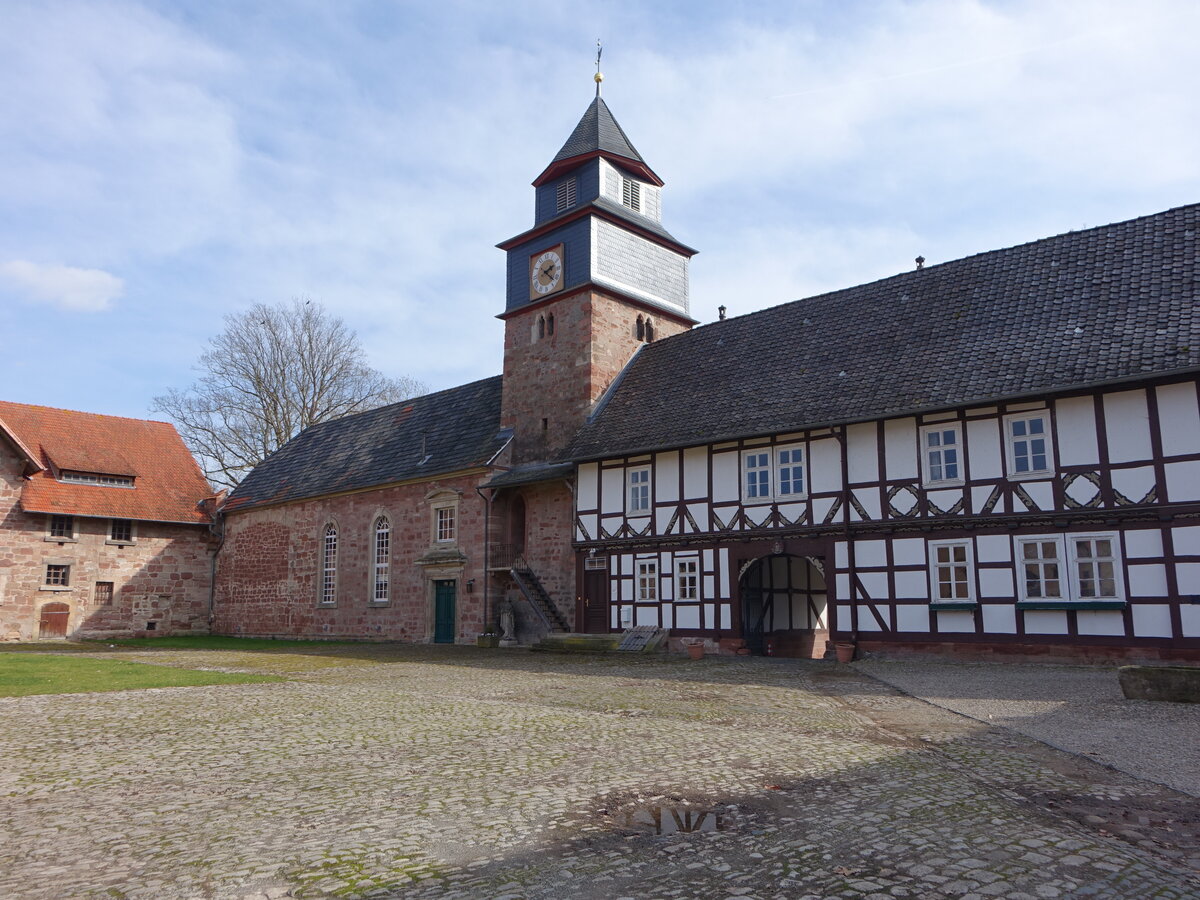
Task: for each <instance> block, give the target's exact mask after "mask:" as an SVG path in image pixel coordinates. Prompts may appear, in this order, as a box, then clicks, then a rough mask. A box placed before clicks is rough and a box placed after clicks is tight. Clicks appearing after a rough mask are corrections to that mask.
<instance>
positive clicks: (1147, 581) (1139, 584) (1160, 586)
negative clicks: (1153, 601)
mask: <svg viewBox="0 0 1200 900" xmlns="http://www.w3.org/2000/svg"><path fill="white" fill-rule="evenodd" d="M1128 571H1129V593H1130V594H1132V595H1133V596H1134V597H1165V596H1167V567H1166V566H1162V565H1148V566H1129V567H1128Z"/></svg>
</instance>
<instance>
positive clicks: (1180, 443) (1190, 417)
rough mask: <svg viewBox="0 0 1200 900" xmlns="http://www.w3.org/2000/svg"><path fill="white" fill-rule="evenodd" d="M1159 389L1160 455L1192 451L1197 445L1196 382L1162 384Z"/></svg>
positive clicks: (1198, 410)
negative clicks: (1161, 451)
mask: <svg viewBox="0 0 1200 900" xmlns="http://www.w3.org/2000/svg"><path fill="white" fill-rule="evenodd" d="M1157 392H1158V427H1159V431H1160V433H1161V434H1162V448H1163V454H1164V455H1166V456H1175V455H1178V454H1181V453H1195V452H1196V450H1197V448H1200V407H1197V405H1196V385H1195V384H1193V383H1191V382H1185V383H1184V384H1164V385H1162V386H1160V387H1159V388H1158V389H1157Z"/></svg>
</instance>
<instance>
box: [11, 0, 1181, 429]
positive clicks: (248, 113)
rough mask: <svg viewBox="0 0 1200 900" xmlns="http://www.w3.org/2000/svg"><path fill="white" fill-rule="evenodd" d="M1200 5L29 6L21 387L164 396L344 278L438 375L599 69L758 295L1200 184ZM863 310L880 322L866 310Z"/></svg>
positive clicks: (394, 357) (457, 376)
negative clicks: (240, 328)
mask: <svg viewBox="0 0 1200 900" xmlns="http://www.w3.org/2000/svg"><path fill="white" fill-rule="evenodd" d="M1196 34H1200V4H1197V3H1195V2H1194V0H1177V2H1172V0H1160V2H1155V0H1142V2H1139V3H1136V4H1134V3H1128V2H1125V0H1119V2H1117V0H1114V2H1104V0H1088V2H1082V0H1080V2H1071V0H1062V2H1057V0H1032V2H979V0H911V2H889V0H879V2H846V0H840V2H839V0H829V2H816V0H812V2H781V3H777V4H771V3H761V4H754V3H723V2H713V3H703V2H689V3H653V4H650V3H646V4H639V3H630V2H599V0H597V2H592V3H586V4H583V3H580V4H576V3H570V2H568V3H563V2H561V0H557V2H544V3H543V2H529V3H523V2H509V3H503V4H501V3H491V2H456V0H445V2H440V3H404V2H388V3H384V2H364V3H356V2H348V0H347V2H333V0H329V2H323V3H322V2H283V0H279V2H272V3H269V4H250V3H238V2H230V0H226V2H221V0H209V2H194V3H188V2H162V3H122V2H112V3H109V2H103V0H100V2H85V3H57V2H44V0H42V2H36V3H23V2H21V0H4V2H3V4H2V5H0V312H2V313H3V323H4V324H3V332H2V334H3V353H2V354H0V379H2V388H0V396H2V397H3V398H4V399H9V400H15V401H18V402H27V403H41V404H47V405H52V406H61V407H68V408H75V409H84V410H90V411H94V412H105V413H111V414H116V415H128V416H139V417H140V416H146V415H148V409H149V405H150V402H151V399H152V398H153V397H154V396H155V395H157V394H161V393H164V392H165V391H166V389H168V388H170V387H184V386H186V385H187V384H188V383H189V382H190V381H191V380H192V379H193V378H194V376H195V372H194V370H193V368H192V366H193V365H194V362H195V360H196V358H197V357H198V356H199V355H200V353H201V351H202V350H203V347H204V344H205V341H206V340H207V339H208V338H209V337H210V336H211V335H213V334H215V333H216V332H217V331H219V330H220V328H221V325H222V322H221V318H222V316H223V315H225V314H227V313H231V312H237V311H240V310H242V309H244V308H245V307H247V306H248V305H250V304H252V303H255V302H259V301H262V302H268V303H274V302H278V301H286V300H288V299H290V298H292V297H297V296H303V297H310V298H313V299H317V300H319V301H321V302H322V303H324V304H325V305H326V306H327V307H328V308H329V309H331V310H332V311H334V312H335V313H337V314H338V315H340V316H342V317H343V318H344V319H345V320H346V321H347V322H348V323H349V324H350V325H351V326H352V327H353V328H355V329H356V330H357V331H358V333H359V335H360V336H361V338H362V340H363V343H364V346H365V348H366V350H367V353H368V356H369V359H370V361H371V363H372V364H373V365H374V366H376V367H377V368H379V369H381V370H383V371H384V372H387V373H389V374H408V375H412V376H414V377H417V378H419V379H422V380H423V381H425V382H426V383H427V384H429V385H430V386H431V387H432V388H435V389H437V388H443V387H449V386H451V385H454V384H460V383H463V382H465V381H469V380H472V379H475V378H480V377H485V376H488V375H493V374H496V373H498V372H499V370H500V354H501V349H502V325H501V323H500V322H499V321H498V320H497V319H495V318H494V316H495V314H496V313H498V312H500V311H501V310H502V309H503V306H504V297H503V285H504V255H503V253H502V252H501V251H499V250H497V249H495V247H494V245H495V244H496V243H497V242H498V241H501V240H503V239H505V238H507V237H510V236H512V235H514V234H517V233H519V232H521V231H523V230H525V229H526V228H528V227H529V226H530V225H531V224H532V220H533V190H532V188H531V187H530V184H529V183H530V181H531V180H532V179H533V178H534V177H535V176H536V175H537V174H538V173H539V172H540V171H541V169H542V168H543V167H544V166H545V165H546V164H547V163H548V162H549V160H550V159H551V157H552V156H553V155H554V153H555V152H556V151H557V150H558V148H559V146H560V145H561V144H562V142H563V141H564V140H565V139H566V137H567V135H568V134H569V133H570V131H571V129H572V127H573V126H574V125H575V122H576V121H577V120H578V118H579V116H580V115H581V114H582V113H583V110H584V109H585V107H586V106H587V104H588V103H589V102H590V100H591V97H592V94H593V84H592V81H591V76H592V73H593V71H594V68H593V54H594V49H595V41H596V38H597V37H600V38H602V39H603V40H604V44H605V51H604V72H605V76H606V80H605V83H604V96H605V99H606V100H607V101H608V103H609V106H610V107H611V109H612V110H613V113H614V114H615V115H616V117H617V119H618V121H620V123H621V124H622V126H623V127H624V128H625V130H626V132H627V133H628V134H629V136H630V138H631V139H632V141H633V143H634V145H635V146H636V147H637V148H638V150H639V151H640V152H641V153H642V155H643V156H644V157H645V158H646V160H647V161H648V162H649V163H650V165H651V166H652V167H653V168H654V169H655V170H656V171H657V172H658V174H659V175H660V176H662V177H663V178H664V179H665V180H666V182H667V186H666V189H665V193H664V224H665V225H666V226H667V227H668V228H669V229H670V230H671V231H672V232H673V233H674V234H675V235H676V236H677V237H678V238H679V239H680V240H682V241H683V242H684V243H687V244H689V245H691V246H694V247H696V248H698V249H699V250H700V254H699V255H698V256H696V257H695V258H694V260H693V261H692V309H693V314H694V315H695V317H696V318H698V319H700V320H702V321H708V320H711V319H713V318H715V317H716V308H717V306H718V305H720V304H725V305H726V306H727V307H728V308H729V312H730V315H737V314H741V313H746V312H750V311H753V310H756V309H761V308H764V307H767V306H773V305H776V304H779V303H783V302H786V301H788V300H793V299H796V298H799V297H803V296H808V295H811V294H814V293H818V292H821V291H825V290H830V289H835V288H839V287H847V286H850V285H854V284H860V283H862V282H865V281H870V280H874V279H876V278H880V277H885V276H887V275H891V274H894V273H896V272H899V271H904V270H906V269H908V268H910V267H911V266H912V260H913V258H914V257H915V256H917V255H918V254H920V255H923V256H925V257H926V258H927V259H928V260H929V262H930V263H931V264H932V263H936V262H941V261H945V260H948V259H955V258H958V257H960V256H964V255H967V254H970V253H974V252H979V251H983V250H990V249H995V248H998V247H1003V246H1008V245H1011V244H1015V243H1021V242H1023V241H1026V240H1032V239H1035V238H1039V237H1045V236H1048V235H1051V234H1057V233H1060V232H1063V231H1067V230H1071V229H1075V228H1083V227H1087V226H1092V225H1101V224H1105V223H1108V222H1113V221H1119V220H1121V219H1125V218H1130V217H1133V216H1137V215H1143V214H1147V213H1152V212H1157V211H1160V210H1163V209H1167V208H1169V207H1172V206H1180V205H1184V204H1188V203H1194V202H1197V201H1200V153H1198V152H1197V148H1200V90H1197V88H1198V87H1200V63H1198V61H1197V60H1198V54H1197V53H1196V52H1195V46H1194V42H1195V35H1196ZM864 327H869V323H865V324H864Z"/></svg>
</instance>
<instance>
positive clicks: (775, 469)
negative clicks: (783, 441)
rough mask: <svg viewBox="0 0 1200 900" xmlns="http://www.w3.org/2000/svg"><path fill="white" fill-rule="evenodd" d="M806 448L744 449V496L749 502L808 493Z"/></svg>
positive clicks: (796, 446)
mask: <svg viewBox="0 0 1200 900" xmlns="http://www.w3.org/2000/svg"><path fill="white" fill-rule="evenodd" d="M806 490H807V473H806V472H805V461H804V448H803V447H801V446H799V445H792V446H787V447H760V448H756V449H754V450H745V451H743V452H742V499H743V500H744V501H745V502H746V503H767V502H769V501H772V500H777V501H782V500H795V499H800V498H803V497H805V496H807V494H806Z"/></svg>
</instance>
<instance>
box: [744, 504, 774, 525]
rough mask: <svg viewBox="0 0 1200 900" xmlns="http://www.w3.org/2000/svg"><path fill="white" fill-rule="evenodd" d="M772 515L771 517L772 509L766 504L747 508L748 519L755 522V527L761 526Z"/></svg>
mask: <svg viewBox="0 0 1200 900" xmlns="http://www.w3.org/2000/svg"><path fill="white" fill-rule="evenodd" d="M770 515H771V507H770V506H769V505H767V504H766V503H763V504H760V505H758V506H747V507H746V518H747V519H749V520H750V521H751V522H753V523H754V524H755V525H761V524H762V523H763V522H765V521H767V517H768V516H770Z"/></svg>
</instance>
